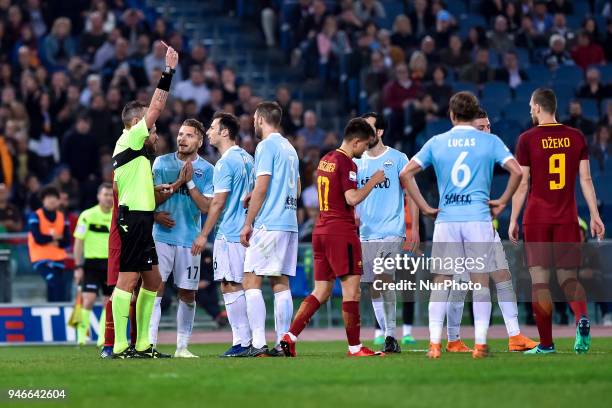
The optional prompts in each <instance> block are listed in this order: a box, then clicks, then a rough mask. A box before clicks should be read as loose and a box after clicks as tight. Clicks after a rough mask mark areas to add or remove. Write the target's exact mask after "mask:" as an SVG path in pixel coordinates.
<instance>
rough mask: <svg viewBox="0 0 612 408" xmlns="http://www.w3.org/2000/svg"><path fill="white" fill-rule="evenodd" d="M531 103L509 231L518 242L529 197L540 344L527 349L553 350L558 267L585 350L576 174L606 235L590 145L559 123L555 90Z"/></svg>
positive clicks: (594, 224) (594, 225) (527, 230)
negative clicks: (554, 288)
mask: <svg viewBox="0 0 612 408" xmlns="http://www.w3.org/2000/svg"><path fill="white" fill-rule="evenodd" d="M529 106H530V107H531V118H532V120H533V123H534V125H536V127H534V128H532V129H530V130H528V131H527V132H525V133H523V134H522V135H521V136H520V138H519V141H518V144H517V148H516V158H517V160H518V162H519V164H520V165H521V167H522V169H523V179H522V182H521V185H520V187H519V189H518V190H517V191H516V193H515V194H514V197H513V198H512V216H511V218H510V227H509V230H508V235H509V236H510V239H511V240H512V241H513V242H514V243H516V242H518V231H519V228H518V225H517V220H518V217H519V214H520V212H521V209H522V207H523V204H524V202H525V198H526V197H527V207H526V209H525V215H524V216H523V239H524V240H525V247H526V254H527V263H528V265H529V273H530V275H531V281H532V299H533V310H534V313H535V318H536V324H537V326H538V332H539V334H540V344H539V345H538V347H536V348H534V349H532V350H529V351H526V353H529V354H540V353H554V352H555V346H554V343H553V339H552V299H551V293H550V288H549V286H548V285H549V281H550V270H551V269H552V268H555V269H556V274H557V280H558V281H559V286H560V287H561V288H562V289H563V292H564V294H565V296H566V298H567V300H568V302H569V304H570V307H571V309H572V311H573V312H574V316H575V318H576V326H577V327H576V342H575V344H574V350H575V351H576V353H586V352H587V351H588V349H589V347H590V323H589V320H588V317H587V306H586V293H585V290H584V288H583V286H582V285H581V284H580V282H579V281H578V268H579V267H580V260H581V254H580V247H579V244H578V243H579V242H580V228H579V226H578V211H577V208H576V196H575V184H576V176H577V175H580V187H581V189H582V194H583V195H584V198H585V200H586V202H587V205H588V207H589V212H590V215H591V234H592V235H593V236H594V237H595V236H596V237H597V238H598V239H602V238H603V237H604V233H605V228H604V224H603V222H602V221H601V218H600V217H599V211H598V210H597V199H596V197H595V189H594V187H593V181H592V179H591V171H590V168H589V157H588V147H587V144H586V139H585V137H584V135H583V134H582V133H581V132H580V131H579V130H576V129H574V128H571V127H568V126H565V125H562V124H560V123H557V122H556V120H555V111H556V109H557V99H556V97H555V94H554V92H553V91H552V90H550V89H545V88H539V89H536V90H535V91H534V92H533V94H532V96H531V101H530V102H529ZM528 191H529V195H528V196H527V192H528Z"/></svg>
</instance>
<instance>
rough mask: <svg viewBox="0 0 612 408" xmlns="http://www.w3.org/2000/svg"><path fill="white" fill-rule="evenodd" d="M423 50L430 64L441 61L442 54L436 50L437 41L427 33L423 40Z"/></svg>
mask: <svg viewBox="0 0 612 408" xmlns="http://www.w3.org/2000/svg"><path fill="white" fill-rule="evenodd" d="M421 51H422V52H423V54H425V57H426V58H427V63H428V64H429V65H435V64H437V63H439V62H440V56H439V55H438V53H437V51H436V42H435V41H434V39H433V38H432V37H431V36H430V35H426V36H425V37H423V40H421Z"/></svg>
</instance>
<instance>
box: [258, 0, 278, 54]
mask: <svg viewBox="0 0 612 408" xmlns="http://www.w3.org/2000/svg"><path fill="white" fill-rule="evenodd" d="M260 19H261V29H262V31H263V33H264V37H265V39H266V45H267V46H268V47H269V48H272V47H275V46H276V27H275V26H276V13H275V12H274V9H273V8H272V7H270V5H267V6H266V7H264V8H263V9H262V10H261V15H260Z"/></svg>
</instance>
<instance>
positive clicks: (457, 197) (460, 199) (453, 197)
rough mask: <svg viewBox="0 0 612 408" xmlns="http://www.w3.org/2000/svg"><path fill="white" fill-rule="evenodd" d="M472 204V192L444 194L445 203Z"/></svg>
mask: <svg viewBox="0 0 612 408" xmlns="http://www.w3.org/2000/svg"><path fill="white" fill-rule="evenodd" d="M468 204H472V197H471V195H470V194H455V193H452V194H446V195H445V196H444V205H468Z"/></svg>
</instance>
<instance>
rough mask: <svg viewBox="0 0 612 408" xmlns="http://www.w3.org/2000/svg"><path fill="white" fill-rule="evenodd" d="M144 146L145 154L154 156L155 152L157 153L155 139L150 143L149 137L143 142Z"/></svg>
mask: <svg viewBox="0 0 612 408" xmlns="http://www.w3.org/2000/svg"><path fill="white" fill-rule="evenodd" d="M144 148H145V151H146V152H147V156H149V157H155V153H157V141H155V143H151V142H150V141H149V139H147V140H146V141H145V143H144Z"/></svg>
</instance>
